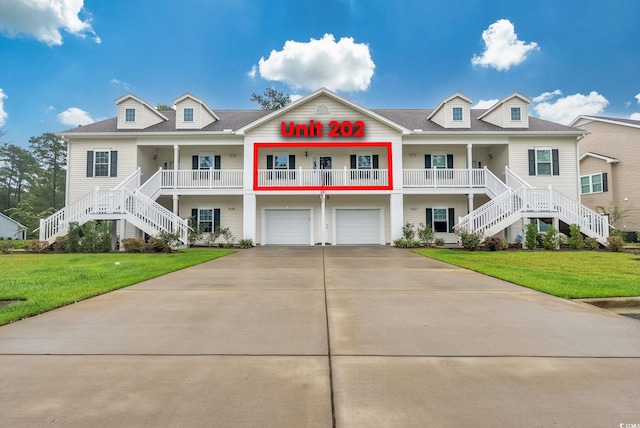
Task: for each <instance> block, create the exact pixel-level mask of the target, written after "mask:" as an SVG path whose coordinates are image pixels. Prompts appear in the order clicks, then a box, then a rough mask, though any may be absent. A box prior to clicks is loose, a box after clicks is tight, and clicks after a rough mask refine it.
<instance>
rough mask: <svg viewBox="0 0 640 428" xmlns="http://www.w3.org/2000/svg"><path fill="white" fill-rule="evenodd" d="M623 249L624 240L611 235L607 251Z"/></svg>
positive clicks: (608, 239)
mask: <svg viewBox="0 0 640 428" xmlns="http://www.w3.org/2000/svg"><path fill="white" fill-rule="evenodd" d="M622 247H624V240H623V239H622V237H620V236H617V235H609V237H608V238H607V249H608V250H609V251H613V252H618V251H622Z"/></svg>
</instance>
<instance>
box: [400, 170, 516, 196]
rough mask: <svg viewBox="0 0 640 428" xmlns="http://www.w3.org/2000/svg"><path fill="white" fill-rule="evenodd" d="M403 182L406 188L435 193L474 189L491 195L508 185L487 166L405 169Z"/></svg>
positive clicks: (498, 193)
mask: <svg viewBox="0 0 640 428" xmlns="http://www.w3.org/2000/svg"><path fill="white" fill-rule="evenodd" d="M402 184H403V187H404V188H405V189H413V190H415V191H417V192H419V191H421V190H425V189H426V190H431V191H432V192H433V193H447V192H454V193H456V192H462V193H466V192H468V191H469V189H473V190H475V191H476V192H477V193H488V194H489V195H490V196H491V197H495V196H498V195H500V194H502V193H503V192H505V191H506V190H507V186H506V185H505V184H504V183H503V182H502V181H501V180H500V179H499V178H498V177H496V176H495V175H494V174H493V173H492V172H491V171H489V170H488V169H486V168H483V169H467V168H459V169H453V168H452V169H405V170H403V171H402ZM428 193H429V192H428Z"/></svg>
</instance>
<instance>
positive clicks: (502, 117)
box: [478, 92, 531, 128]
mask: <svg viewBox="0 0 640 428" xmlns="http://www.w3.org/2000/svg"><path fill="white" fill-rule="evenodd" d="M530 102H531V99H529V98H527V97H525V96H524V95H522V94H520V93H518V92H514V93H513V94H511V95H509V96H508V97H505V98H503V99H501V100H500V101H498V102H497V103H496V104H495V105H494V106H493V107H491V108H490V109H489V110H487V111H486V112H484V113H482V114H481V115H480V116H479V117H478V119H479V120H483V121H485V122H488V123H491V124H493V125H496V126H499V127H500V128H528V127H529V103H530Z"/></svg>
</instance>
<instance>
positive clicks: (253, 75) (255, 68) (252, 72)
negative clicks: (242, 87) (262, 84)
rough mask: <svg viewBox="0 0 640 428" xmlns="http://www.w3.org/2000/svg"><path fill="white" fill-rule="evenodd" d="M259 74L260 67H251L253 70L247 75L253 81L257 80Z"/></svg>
mask: <svg viewBox="0 0 640 428" xmlns="http://www.w3.org/2000/svg"><path fill="white" fill-rule="evenodd" d="M257 72H258V66H257V65H253V67H251V70H249V72H248V73H247V76H249V77H250V78H252V79H255V78H256V73H257Z"/></svg>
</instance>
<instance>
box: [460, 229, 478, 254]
mask: <svg viewBox="0 0 640 428" xmlns="http://www.w3.org/2000/svg"><path fill="white" fill-rule="evenodd" d="M456 235H458V236H459V237H460V243H461V244H462V248H464V249H465V250H467V251H475V250H477V249H478V247H479V246H480V243H481V242H482V234H480V233H473V232H466V231H464V230H460V231H457V232H456Z"/></svg>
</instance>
